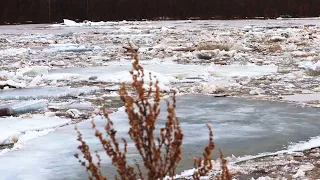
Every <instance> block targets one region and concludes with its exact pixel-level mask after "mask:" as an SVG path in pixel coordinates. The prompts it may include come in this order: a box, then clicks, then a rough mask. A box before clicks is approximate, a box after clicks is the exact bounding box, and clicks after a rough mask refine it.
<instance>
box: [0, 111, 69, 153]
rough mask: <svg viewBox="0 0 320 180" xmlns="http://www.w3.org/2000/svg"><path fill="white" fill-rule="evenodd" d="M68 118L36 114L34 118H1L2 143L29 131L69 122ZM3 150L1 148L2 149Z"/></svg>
mask: <svg viewBox="0 0 320 180" xmlns="http://www.w3.org/2000/svg"><path fill="white" fill-rule="evenodd" d="M69 122H70V120H68V119H60V118H58V117H50V118H48V117H45V116H40V115H39V116H34V117H32V118H21V117H9V118H0V132H1V133H0V144H4V143H8V142H11V137H12V136H19V135H20V134H21V133H25V132H27V131H40V130H44V129H49V128H55V127H59V126H62V125H65V124H67V123H69ZM0 151H1V150H0Z"/></svg>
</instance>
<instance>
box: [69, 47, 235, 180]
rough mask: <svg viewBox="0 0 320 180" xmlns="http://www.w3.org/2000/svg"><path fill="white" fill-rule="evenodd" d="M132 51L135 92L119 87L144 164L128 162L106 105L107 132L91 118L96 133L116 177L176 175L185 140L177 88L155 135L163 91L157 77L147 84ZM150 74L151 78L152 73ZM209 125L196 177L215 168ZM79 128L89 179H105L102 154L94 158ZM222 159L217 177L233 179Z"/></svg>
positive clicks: (136, 57) (131, 136)
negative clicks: (98, 127) (101, 129)
mask: <svg viewBox="0 0 320 180" xmlns="http://www.w3.org/2000/svg"><path fill="white" fill-rule="evenodd" d="M131 53H132V58H133V59H134V61H133V63H132V70H131V71H130V73H131V75H132V78H133V83H132V84H131V88H130V89H133V92H131V91H130V92H129V91H128V89H127V88H126V87H125V85H123V86H122V88H121V89H120V97H121V100H122V101H123V102H124V104H125V112H126V114H127V116H128V120H129V125H130V129H129V132H128V134H129V136H130V138H131V140H132V141H133V142H134V144H135V147H136V149H137V150H138V152H139V154H140V157H141V159H142V160H143V167H140V165H139V164H135V165H129V164H128V163H127V157H126V154H127V152H128V149H127V141H126V140H125V139H122V144H123V148H121V147H120V143H119V142H118V140H117V138H116V134H117V131H116V130H115V129H114V128H113V121H112V120H111V119H110V118H109V116H108V112H106V110H105V108H103V111H104V116H105V118H106V119H107V125H106V126H105V131H106V134H107V136H104V134H103V133H101V132H100V131H99V130H98V129H96V126H95V124H94V122H92V124H93V128H94V129H95V131H96V133H95V136H96V137H97V138H98V139H99V140H100V142H101V144H102V146H103V148H104V151H105V152H106V154H107V155H108V156H109V157H110V158H111V160H112V164H113V165H114V166H115V167H116V168H117V171H118V176H116V177H115V178H116V179H118V178H119V179H122V180H133V179H142V180H143V179H148V180H156V179H163V178H165V177H170V178H172V179H173V178H174V176H175V175H176V168H177V165H178V163H179V161H180V160H181V155H182V148H181V146H182V142H183V133H182V129H181V127H180V122H179V119H178V118H177V116H176V112H175V109H176V96H175V92H173V94H172V99H171V101H169V100H167V119H166V123H165V126H164V127H163V128H161V129H160V132H159V135H158V136H156V135H155V129H156V121H157V119H158V117H159V115H160V108H159V106H160V100H161V98H160V97H161V96H162V92H161V91H160V88H159V86H158V81H157V82H155V83H153V82H152V80H151V81H150V84H149V88H145V86H144V85H145V83H144V76H145V74H144V70H143V67H142V66H141V65H140V64H139V59H138V55H137V53H136V52H135V51H131ZM149 76H150V79H151V74H149ZM207 126H208V128H209V130H210V141H209V145H208V146H207V147H206V148H205V151H204V159H203V160H202V159H201V158H198V159H195V163H196V167H197V168H199V169H198V171H196V172H195V175H194V178H195V179H199V178H200V176H202V175H206V174H207V173H208V172H209V170H210V169H211V168H212V159H211V152H212V151H213V149H214V143H213V133H212V131H211V127H210V126H209V125H207ZM77 132H78V141H79V142H80V143H81V145H80V146H79V147H78V149H79V150H80V151H81V153H82V156H81V157H80V156H79V155H78V154H76V155H75V157H76V158H78V159H79V162H80V163H81V165H82V166H84V167H86V170H87V173H88V176H89V179H95V180H106V179H107V178H106V177H105V176H104V175H103V174H102V173H101V159H100V156H99V155H98V154H97V153H96V158H97V159H98V162H94V160H93V159H94V157H92V155H91V153H90V148H89V146H88V144H87V143H86V142H85V141H84V140H83V139H82V134H81V132H80V131H79V130H77ZM121 149H122V150H121ZM83 159H84V160H83ZM221 159H222V160H223V161H222V162H223V163H222V166H223V167H222V170H223V173H222V175H221V177H217V178H220V179H231V176H230V173H229V172H228V168H227V165H226V161H225V160H224V159H223V157H222V158H221ZM202 164H204V166H202ZM142 168H143V169H144V170H145V171H146V172H145V173H143V172H142V170H141V169H142Z"/></svg>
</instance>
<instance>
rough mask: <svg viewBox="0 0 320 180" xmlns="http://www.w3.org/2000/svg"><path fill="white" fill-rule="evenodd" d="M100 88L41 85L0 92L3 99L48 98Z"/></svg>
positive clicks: (79, 93) (84, 92) (93, 90)
mask: <svg viewBox="0 0 320 180" xmlns="http://www.w3.org/2000/svg"><path fill="white" fill-rule="evenodd" d="M97 90H99V88H98V87H95V86H90V87H89V86H83V87H79V88H71V87H39V88H27V89H15V90H10V91H3V92H0V99H1V100H10V99H48V98H58V97H65V96H79V95H81V94H88V93H91V92H95V91H97Z"/></svg>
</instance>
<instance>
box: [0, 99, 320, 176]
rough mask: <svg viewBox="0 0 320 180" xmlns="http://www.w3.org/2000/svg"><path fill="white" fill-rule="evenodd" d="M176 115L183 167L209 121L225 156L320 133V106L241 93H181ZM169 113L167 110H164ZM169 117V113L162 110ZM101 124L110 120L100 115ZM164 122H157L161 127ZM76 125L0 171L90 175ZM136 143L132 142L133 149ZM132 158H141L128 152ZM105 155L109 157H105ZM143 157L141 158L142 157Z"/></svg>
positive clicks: (87, 127) (9, 156) (86, 128)
mask: <svg viewBox="0 0 320 180" xmlns="http://www.w3.org/2000/svg"><path fill="white" fill-rule="evenodd" d="M177 107H178V109H177V114H178V115H179V117H180V120H181V126H182V129H183V131H184V135H185V136H184V144H183V149H184V151H183V158H184V159H183V160H182V162H181V164H180V165H179V171H182V170H184V169H188V168H190V167H192V164H193V162H192V158H193V157H194V156H196V155H198V156H201V154H202V150H203V147H204V146H205V145H206V144H207V142H208V130H207V128H206V126H205V123H206V122H209V123H211V124H212V129H213V131H214V141H215V143H216V145H217V148H222V150H223V152H224V153H225V155H226V156H230V155H231V154H234V155H236V156H243V155H254V154H258V153H263V152H275V151H278V150H282V149H285V148H286V147H288V145H289V142H299V141H304V140H307V139H309V137H313V136H317V135H318V133H319V131H320V121H319V119H318V117H319V113H320V112H319V111H317V110H316V109H310V108H301V107H296V106H294V105H290V104H285V103H279V102H271V101H254V100H246V99H239V98H214V97H213V96H205V95H184V96H179V97H178V106H177ZM163 113H164V112H163ZM162 116H165V114H162ZM111 117H112V119H113V121H114V122H115V127H116V129H117V130H118V137H123V136H125V134H126V132H127V130H128V126H127V119H126V116H125V115H124V112H123V109H120V111H118V112H116V113H113V114H112V115H111ZM95 121H96V123H97V126H98V127H99V128H102V127H103V125H104V124H105V121H104V120H103V119H102V118H101V117H97V118H96V120H95ZM163 124H164V121H163V120H161V119H160V120H159V121H158V127H159V126H163ZM78 128H79V129H80V131H81V132H82V133H83V134H84V138H85V139H86V141H87V142H88V143H89V144H90V145H91V149H92V150H98V151H100V152H101V150H102V148H101V146H100V144H99V143H98V141H97V139H96V138H95V137H94V136H93V134H94V131H93V130H92V129H91V124H90V122H83V123H80V124H78ZM77 144H78V143H77V141H76V133H75V131H74V126H73V125H71V126H66V127H62V128H58V129H57V130H56V131H54V132H52V133H50V134H48V135H46V136H42V137H39V138H37V139H33V140H30V141H27V143H26V144H25V149H23V150H18V151H13V152H9V153H6V154H4V155H2V156H0V161H1V162H3V163H1V164H0V173H1V175H2V178H3V179H86V175H85V172H84V170H83V169H82V168H81V167H80V165H79V164H78V162H77V160H76V159H75V158H74V157H73V154H74V153H76V152H77V150H76V147H77ZM130 149H132V144H131V143H129V151H130ZM129 157H130V160H129V162H131V163H132V162H134V159H135V158H136V157H137V155H136V153H135V152H134V151H130V153H129ZM103 158H105V157H104V156H103ZM137 161H139V159H137ZM108 163H110V161H109V160H106V161H105V164H103V166H104V168H105V170H106V173H108V175H112V174H114V169H113V168H110V164H108Z"/></svg>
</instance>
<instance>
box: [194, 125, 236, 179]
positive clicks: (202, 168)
mask: <svg viewBox="0 0 320 180" xmlns="http://www.w3.org/2000/svg"><path fill="white" fill-rule="evenodd" d="M207 127H208V129H209V144H208V145H207V146H206V147H205V149H204V152H203V159H202V158H201V157H199V158H194V167H195V168H196V170H195V172H194V173H193V179H194V180H199V179H200V177H201V176H206V175H208V174H209V172H210V170H212V168H213V160H212V151H213V150H214V148H215V144H214V142H213V132H212V128H211V126H210V125H209V124H208V123H207ZM219 151H220V160H221V175H220V176H215V177H212V179H218V180H232V174H231V173H230V172H229V169H228V166H227V160H226V159H225V158H224V156H223V153H222V151H221V150H219Z"/></svg>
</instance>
